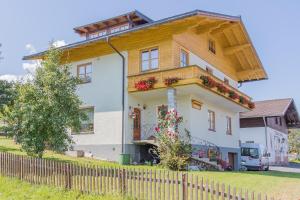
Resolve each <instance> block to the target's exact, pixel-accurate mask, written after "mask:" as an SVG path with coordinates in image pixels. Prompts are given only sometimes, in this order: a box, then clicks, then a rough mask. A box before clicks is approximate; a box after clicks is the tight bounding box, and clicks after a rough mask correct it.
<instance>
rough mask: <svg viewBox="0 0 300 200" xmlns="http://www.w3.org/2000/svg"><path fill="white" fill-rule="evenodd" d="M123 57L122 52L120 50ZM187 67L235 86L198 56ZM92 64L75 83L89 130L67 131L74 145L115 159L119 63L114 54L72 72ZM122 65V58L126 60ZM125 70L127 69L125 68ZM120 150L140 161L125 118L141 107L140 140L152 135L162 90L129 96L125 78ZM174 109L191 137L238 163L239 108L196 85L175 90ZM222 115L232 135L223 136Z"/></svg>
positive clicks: (118, 134)
mask: <svg viewBox="0 0 300 200" xmlns="http://www.w3.org/2000/svg"><path fill="white" fill-rule="evenodd" d="M123 55H124V56H125V58H126V60H127V58H128V56H127V53H126V52H123ZM189 60H190V65H194V64H195V65H199V66H208V67H210V68H212V69H213V73H214V75H215V76H217V77H218V78H220V79H224V77H226V78H227V79H228V80H229V81H230V85H231V86H233V87H235V88H236V87H237V82H235V81H233V80H232V79H230V78H229V77H227V76H225V75H224V74H223V73H221V72H220V71H219V70H217V69H216V68H214V67H213V66H212V65H210V64H209V63H207V62H205V61H204V60H203V59H201V58H199V57H197V56H195V55H194V54H192V53H191V54H190V58H189ZM84 63H92V81H91V82H90V83H85V84H80V85H79V86H78V91H77V92H78V95H79V96H80V98H81V100H82V102H83V106H92V107H94V131H93V133H90V134H77V135H72V138H73V140H74V142H75V144H74V149H77V150H84V151H87V152H90V153H91V154H93V155H94V156H95V157H97V158H101V159H106V160H117V159H118V156H119V154H120V153H121V144H122V107H121V105H122V102H121V99H122V96H121V95H122V87H121V86H122V74H121V70H122V65H121V58H120V56H119V55H117V54H111V55H106V56H101V57H97V58H93V59H88V60H83V61H80V62H76V63H72V68H71V70H72V73H73V74H74V75H76V74H77V66H78V65H80V64H84ZM126 69H127V62H126ZM125 73H126V74H127V72H125ZM125 83H126V85H125V112H124V113H125V119H124V123H125V124H124V128H125V138H124V142H125V152H126V153H130V154H131V155H132V157H133V158H134V159H135V160H137V161H139V160H140V159H141V157H140V155H139V147H137V146H136V144H135V143H134V141H133V119H132V118H130V117H129V114H130V113H131V112H132V109H133V108H138V109H139V110H140V111H141V136H142V138H141V139H147V138H148V137H149V136H151V135H154V128H155V126H156V125H157V107H158V106H161V105H167V103H168V102H167V89H160V90H153V91H145V92H137V93H131V94H128V92H127V79H126V80H125ZM176 90H177V95H176V100H177V110H178V112H179V114H180V115H181V116H183V119H184V122H183V126H184V128H186V129H188V130H189V131H190V132H191V135H192V137H193V138H194V139H195V140H194V141H196V140H197V139H201V140H206V141H208V142H211V143H213V144H215V145H217V146H218V147H220V148H221V150H222V157H223V159H224V160H228V158H227V157H228V152H232V153H235V154H236V165H237V163H239V151H240V150H239V149H240V146H239V140H240V137H239V115H238V113H239V112H241V111H245V109H244V108H242V107H241V106H239V105H237V104H235V103H234V102H232V101H230V100H227V99H225V98H223V97H221V96H219V95H216V94H214V93H212V92H210V91H208V90H207V89H205V88H201V87H199V86H196V85H189V86H180V87H178V88H176ZM192 100H197V101H199V102H201V103H202V107H201V110H198V109H194V108H192V103H191V101H192ZM208 110H211V111H214V112H215V125H216V128H215V131H210V130H208V125H209V123H208ZM226 117H230V118H231V127H232V134H231V135H228V134H226V128H227V121H226Z"/></svg>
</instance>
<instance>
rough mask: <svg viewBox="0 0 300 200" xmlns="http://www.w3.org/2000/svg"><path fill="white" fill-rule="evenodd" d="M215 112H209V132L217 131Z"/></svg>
mask: <svg viewBox="0 0 300 200" xmlns="http://www.w3.org/2000/svg"><path fill="white" fill-rule="evenodd" d="M215 120H216V119H215V112H214V111H211V110H209V111H208V126H209V127H208V130H210V131H215V130H216V123H215Z"/></svg>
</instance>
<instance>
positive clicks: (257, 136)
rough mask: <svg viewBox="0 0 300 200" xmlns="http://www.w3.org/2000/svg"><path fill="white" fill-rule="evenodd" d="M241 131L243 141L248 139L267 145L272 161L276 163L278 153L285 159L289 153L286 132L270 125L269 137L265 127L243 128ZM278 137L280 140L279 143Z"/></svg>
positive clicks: (268, 128)
mask: <svg viewBox="0 0 300 200" xmlns="http://www.w3.org/2000/svg"><path fill="white" fill-rule="evenodd" d="M240 133H241V134H240V135H241V141H242V142H243V143H245V142H247V141H254V142H255V143H258V144H261V145H263V146H264V147H266V146H267V150H268V152H269V153H270V154H271V157H270V158H269V161H270V163H275V156H276V155H278V156H280V157H281V160H282V161H283V160H284V157H285V156H287V154H288V142H287V141H288V136H287V134H285V133H282V132H280V131H277V130H274V129H272V128H270V127H267V137H266V134H265V128H264V127H255V128H241V129H240ZM278 139H279V140H280V142H279V143H278ZM282 139H284V141H285V142H284V143H282V142H281V141H282ZM266 140H267V144H266Z"/></svg>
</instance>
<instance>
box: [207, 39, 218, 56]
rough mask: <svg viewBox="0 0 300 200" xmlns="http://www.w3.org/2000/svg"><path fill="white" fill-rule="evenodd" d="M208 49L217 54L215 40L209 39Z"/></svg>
mask: <svg viewBox="0 0 300 200" xmlns="http://www.w3.org/2000/svg"><path fill="white" fill-rule="evenodd" d="M208 51H209V52H211V53H213V54H214V55H217V46H216V41H215V40H213V39H209V40H208Z"/></svg>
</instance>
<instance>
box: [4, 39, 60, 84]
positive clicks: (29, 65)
mask: <svg viewBox="0 0 300 200" xmlns="http://www.w3.org/2000/svg"><path fill="white" fill-rule="evenodd" d="M65 45H66V42H65V41H64V40H56V41H54V42H53V46H54V47H61V46H65ZM25 48H26V49H27V50H28V51H29V53H30V54H33V53H36V49H35V47H34V46H33V45H32V44H26V45H25ZM40 64H41V61H40V60H35V61H28V62H25V63H23V64H22V68H23V69H24V71H25V74H24V75H14V74H4V75H0V80H6V81H9V82H16V81H22V82H26V81H29V80H32V79H33V77H34V74H35V71H36V69H37V68H38V67H40V66H41V65H40Z"/></svg>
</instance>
